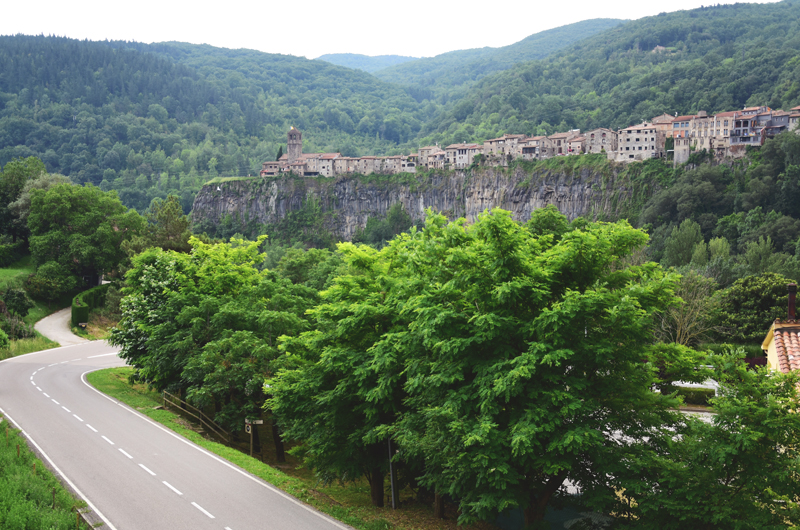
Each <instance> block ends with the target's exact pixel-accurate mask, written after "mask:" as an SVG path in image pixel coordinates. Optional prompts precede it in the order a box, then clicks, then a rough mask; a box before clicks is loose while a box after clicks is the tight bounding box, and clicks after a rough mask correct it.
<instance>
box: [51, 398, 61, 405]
mask: <svg viewBox="0 0 800 530" xmlns="http://www.w3.org/2000/svg"><path fill="white" fill-rule="evenodd" d="M50 401H52V402H53V403H55V404H56V405H61V403H59V402H58V401H56V400H55V399H53V398H50Z"/></svg>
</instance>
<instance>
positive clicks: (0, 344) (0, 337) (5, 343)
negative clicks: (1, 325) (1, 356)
mask: <svg viewBox="0 0 800 530" xmlns="http://www.w3.org/2000/svg"><path fill="white" fill-rule="evenodd" d="M9 346H11V341H10V340H9V338H8V335H6V332H5V331H3V330H2V329H0V350H7V349H8V348H9Z"/></svg>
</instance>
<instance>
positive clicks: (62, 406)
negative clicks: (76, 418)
mask: <svg viewBox="0 0 800 530" xmlns="http://www.w3.org/2000/svg"><path fill="white" fill-rule="evenodd" d="M61 408H62V409H64V410H66V411H67V412H69V413H70V414H72V411H71V410H69V409H68V408H67V407H65V406H64V405H61Z"/></svg>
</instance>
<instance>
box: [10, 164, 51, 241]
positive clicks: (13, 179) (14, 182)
mask: <svg viewBox="0 0 800 530" xmlns="http://www.w3.org/2000/svg"><path fill="white" fill-rule="evenodd" d="M44 174H46V169H45V167H44V164H43V163H42V161H41V160H39V159H38V158H36V157H32V156H31V157H28V158H25V159H22V158H18V159H16V160H12V161H10V162H8V163H7V164H6V165H5V167H3V171H2V173H0V227H2V228H0V230H2V233H5V234H8V235H10V236H11V237H12V239H13V241H16V240H17V238H18V237H23V238H24V237H25V236H27V233H26V230H25V223H24V220H20V218H19V217H18V216H16V215H15V214H14V212H13V211H12V209H11V208H10V206H11V204H12V203H13V202H14V201H16V200H17V199H18V198H19V196H20V194H21V193H22V191H23V189H24V188H25V186H26V184H27V183H28V181H30V180H32V179H36V178H38V177H39V176H41V175H44Z"/></svg>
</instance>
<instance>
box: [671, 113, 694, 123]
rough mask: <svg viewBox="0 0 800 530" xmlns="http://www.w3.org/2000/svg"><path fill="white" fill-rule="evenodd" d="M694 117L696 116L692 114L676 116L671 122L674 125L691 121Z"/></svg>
mask: <svg viewBox="0 0 800 530" xmlns="http://www.w3.org/2000/svg"><path fill="white" fill-rule="evenodd" d="M696 117H697V116H695V115H694V114H689V115H686V116H677V117H676V118H675V119H674V120H672V123H675V122H676V121H691V120H693V119H695V118H696Z"/></svg>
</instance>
